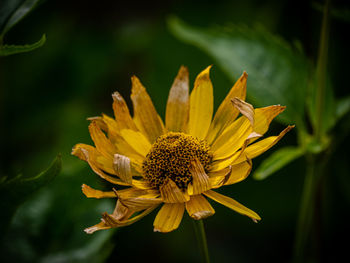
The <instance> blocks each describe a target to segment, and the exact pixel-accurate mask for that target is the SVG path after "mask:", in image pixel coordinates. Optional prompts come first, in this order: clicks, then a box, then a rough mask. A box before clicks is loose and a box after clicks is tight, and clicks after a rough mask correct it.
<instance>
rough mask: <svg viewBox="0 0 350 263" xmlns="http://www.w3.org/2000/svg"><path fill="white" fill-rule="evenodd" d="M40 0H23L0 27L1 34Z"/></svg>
mask: <svg viewBox="0 0 350 263" xmlns="http://www.w3.org/2000/svg"><path fill="white" fill-rule="evenodd" d="M39 1H40V0H25V1H24V2H22V4H21V5H19V6H18V7H17V9H16V10H15V11H14V12H13V13H12V15H11V16H10V18H9V19H8V20H7V22H6V24H5V26H4V27H3V29H2V32H1V36H4V35H5V34H6V32H7V31H9V30H10V29H11V28H12V27H13V26H14V25H16V24H17V23H18V22H19V21H21V20H22V19H23V18H24V17H25V16H26V15H27V14H29V13H30V12H31V11H32V10H33V9H34V7H35V6H36V5H37V4H38V3H39Z"/></svg>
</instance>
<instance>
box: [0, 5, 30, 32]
mask: <svg viewBox="0 0 350 263" xmlns="http://www.w3.org/2000/svg"><path fill="white" fill-rule="evenodd" d="M22 2H24V0H2V1H0V32H2V31H3V28H4V26H5V23H6V21H7V20H8V19H9V17H10V16H11V14H12V13H13V12H14V11H15V10H16V8H17V7H18V6H19V5H20V4H21V3H22ZM0 35H1V34H0Z"/></svg>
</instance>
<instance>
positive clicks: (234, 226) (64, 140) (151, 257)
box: [0, 0, 350, 262]
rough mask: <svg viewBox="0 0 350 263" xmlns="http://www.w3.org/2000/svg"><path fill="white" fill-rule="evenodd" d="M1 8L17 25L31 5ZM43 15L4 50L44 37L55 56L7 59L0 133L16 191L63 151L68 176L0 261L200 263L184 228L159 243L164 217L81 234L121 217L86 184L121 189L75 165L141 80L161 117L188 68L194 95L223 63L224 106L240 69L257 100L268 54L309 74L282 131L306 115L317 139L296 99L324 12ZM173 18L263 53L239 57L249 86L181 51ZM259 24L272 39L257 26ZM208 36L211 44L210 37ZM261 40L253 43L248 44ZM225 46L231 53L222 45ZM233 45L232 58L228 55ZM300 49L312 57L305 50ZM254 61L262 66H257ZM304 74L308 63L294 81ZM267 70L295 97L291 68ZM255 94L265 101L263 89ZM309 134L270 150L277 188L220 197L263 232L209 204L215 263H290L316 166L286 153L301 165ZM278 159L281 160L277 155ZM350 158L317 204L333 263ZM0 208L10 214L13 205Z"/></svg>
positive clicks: (36, 201)
mask: <svg viewBox="0 0 350 263" xmlns="http://www.w3.org/2000/svg"><path fill="white" fill-rule="evenodd" d="M5 2H6V3H10V4H11V6H12V7H11V10H12V11H11V12H9V13H11V14H13V12H14V10H15V9H16V8H18V7H19V6H20V4H21V3H23V2H24V1H19V0H18V1H15V0H14V1H2V2H1V4H0V5H1V7H3V6H2V5H3V3H5ZM300 6H302V7H303V8H300ZM2 12H3V8H1V9H0V14H1V15H0V18H1V19H2V20H0V24H1V25H4V24H5V22H6V21H8V19H9V16H7V17H6V21H5V20H4V16H3V15H2V14H3V13H2ZM34 14H35V15H28V16H27V17H26V19H25V20H24V21H25V23H24V22H23V23H22V22H20V23H18V24H17V25H16V26H15V27H13V28H12V29H11V30H10V31H8V32H7V33H6V41H7V42H9V43H23V42H26V40H31V39H32V38H33V37H34V38H35V36H41V35H42V32H45V33H46V35H47V37H48V41H47V42H46V43H45V45H44V46H42V48H40V49H38V50H37V51H36V52H30V53H23V54H21V55H18V56H6V57H1V58H0V118H1V119H2V123H3V126H2V129H0V138H1V145H2V147H1V156H2V158H1V161H0V171H1V176H6V177H7V178H8V179H7V180H13V178H14V176H15V175H17V174H36V173H37V171H41V170H43V168H44V167H46V166H47V164H48V163H50V162H51V161H52V159H54V157H55V156H56V155H57V153H58V152H60V153H62V163H63V167H62V171H61V173H60V175H59V176H58V177H56V178H55V179H54V180H53V181H52V182H51V183H49V184H48V185H47V186H46V187H43V188H41V189H40V190H39V191H37V192H36V193H33V194H32V195H30V196H28V197H29V199H27V200H26V201H25V202H24V203H23V204H22V205H21V206H20V207H19V209H18V210H17V212H16V213H15V215H14V217H13V220H12V222H11V225H10V226H9V227H8V229H7V230H8V231H7V234H6V235H4V236H3V237H2V242H1V244H0V245H1V246H0V247H1V249H0V255H1V256H0V261H1V262H83V261H84V262H115V261H125V260H128V261H130V262H136V261H140V260H143V261H152V262H198V260H199V257H198V255H197V248H196V246H194V245H193V244H194V242H195V239H194V234H193V232H192V224H191V222H190V219H189V218H188V217H187V216H185V217H184V220H183V222H182V224H181V226H180V228H179V229H178V230H177V231H175V232H173V233H169V234H166V235H162V234H158V233H153V231H152V222H153V220H154V216H155V213H152V214H150V215H149V216H147V217H145V218H144V219H143V220H141V221H140V222H137V223H136V224H134V225H132V226H130V227H127V228H121V229H118V230H117V231H102V232H100V233H96V234H94V235H86V234H85V233H84V232H83V229H84V228H85V227H88V226H91V225H93V224H96V223H98V222H99V218H100V215H101V213H103V212H105V211H107V212H112V210H113V206H114V200H92V199H87V198H86V197H84V196H83V194H82V193H81V184H82V183H86V184H89V185H91V186H92V187H94V188H98V189H101V190H103V189H110V188H111V185H108V184H106V183H105V182H103V181H101V180H100V179H99V178H98V176H96V175H95V174H94V173H93V172H92V171H91V169H89V167H88V165H87V164H86V163H83V162H81V161H79V160H77V159H76V158H74V157H72V156H70V151H71V148H72V146H73V145H74V144H75V143H78V142H83V143H88V144H92V142H91V139H90V138H89V134H88V129H87V126H88V122H87V121H86V118H87V117H91V116H96V115H100V114H101V112H103V113H106V114H108V115H111V114H112V108H111V104H112V99H111V96H110V95H111V94H112V92H114V91H115V90H118V91H119V92H120V93H121V94H122V95H123V97H124V98H125V99H126V101H127V103H128V104H129V106H131V103H130V99H129V95H130V77H131V76H132V75H133V74H135V75H137V76H138V77H139V78H140V79H141V81H142V82H143V84H144V85H145V86H146V88H147V90H148V92H149V93H150V95H151V97H152V99H153V101H154V104H155V106H156V108H157V110H158V111H159V113H160V115H161V116H162V117H164V112H165V104H166V99H167V94H168V91H169V88H170V86H171V84H172V81H173V78H174V77H175V75H176V72H177V70H178V68H179V67H180V65H182V64H183V65H186V66H187V67H188V68H189V71H190V83H193V81H194V77H195V76H196V74H198V73H199V72H200V71H201V70H202V69H203V68H205V67H206V66H208V65H210V64H214V67H213V72H212V74H211V77H212V81H213V84H214V95H215V106H216V107H217V106H218V105H219V103H220V101H221V100H222V99H223V98H224V97H225V95H226V93H227V92H228V91H229V89H230V87H231V86H232V84H233V82H234V80H235V79H236V77H237V74H240V73H242V71H243V70H246V71H247V72H248V74H249V78H248V91H249V90H250V89H254V87H253V83H257V82H258V81H259V78H261V77H263V76H264V75H262V74H261V72H260V70H257V69H255V68H254V66H255V65H257V66H259V67H261V66H265V64H264V63H267V62H266V61H263V60H265V59H266V58H267V54H270V53H271V54H272V57H271V58H272V59H273V61H275V62H276V63H278V65H280V67H282V66H283V67H284V66H287V68H288V70H289V71H288V72H294V73H295V74H299V73H300V75H296V76H295V77H296V78H295V79H294V78H292V79H291V81H292V83H296V84H295V85H296V86H289V87H290V89H291V91H289V90H286V92H287V94H288V95H289V96H290V98H284V96H283V98H282V99H283V100H284V101H286V102H288V103H292V105H301V104H302V105H303V106H302V108H298V107H297V108H296V109H295V111H289V107H288V108H287V110H286V111H285V113H283V117H282V119H281V120H282V121H283V122H284V123H285V122H286V121H288V120H291V123H295V121H297V120H294V119H293V118H294V115H295V114H296V112H297V113H302V115H301V116H298V117H297V119H298V122H301V123H307V124H308V126H307V127H305V130H306V131H308V132H309V131H310V126H309V121H308V120H307V118H304V117H305V115H306V114H304V113H307V112H309V109H308V108H305V107H304V106H305V105H307V104H306V102H305V101H306V99H305V98H304V97H302V99H300V98H295V97H294V96H297V94H300V95H302V96H308V95H309V94H308V93H307V92H306V91H305V90H303V89H301V87H299V86H298V85H299V83H297V82H296V80H297V79H299V81H301V84H302V85H301V86H302V87H305V85H307V86H308V85H311V80H310V79H309V77H310V76H312V75H313V74H314V73H313V69H312V65H313V61H312V59H311V61H310V59H309V58H310V57H314V56H315V52H316V50H315V49H316V48H315V46H317V42H318V34H319V17H320V12H318V11H314V9H313V8H312V5H311V2H310V3H305V2H304V1H297V2H295V1H266V2H261V1H256V0H248V1H244V2H242V1H224V0H219V1H215V3H213V2H211V1H203V2H201V4H200V5H199V4H198V2H197V1H167V2H165V3H163V4H161V5H160V4H159V3H158V2H157V3H156V2H143V1H136V2H123V3H121V2H114V1H101V2H99V3H98V4H96V2H95V1H86V2H85V4H84V6H82V5H81V4H80V3H77V2H72V1H46V3H45V4H44V5H40V6H38V8H36V10H35V12H34ZM170 14H175V15H177V16H178V17H180V18H181V20H184V21H187V23H188V24H189V25H193V26H188V27H190V28H192V27H193V28H196V29H197V28H199V27H201V28H208V27H209V26H212V25H213V24H214V25H215V24H229V25H232V24H235V25H238V26H234V27H232V28H230V27H231V26H228V28H227V29H225V30H224V32H221V29H220V28H221V27H218V26H216V28H218V29H219V30H218V31H217V32H213V33H215V34H218V35H220V36H221V35H228V36H230V34H231V33H232V32H238V33H239V37H240V38H242V39H241V40H242V41H243V42H244V41H245V43H246V44H247V45H248V44H249V45H250V47H252V48H257V47H258V45H259V43H261V44H262V47H261V50H260V51H259V49H258V50H257V51H256V52H255V53H251V52H250V50H247V49H244V47H241V49H240V50H242V51H244V52H246V54H247V55H246V56H244V57H243V61H241V62H242V63H243V62H244V65H243V64H242V65H241V66H239V65H235V67H236V70H237V71H239V73H236V71H234V72H231V73H230V72H228V70H227V69H226V70H225V69H224V68H223V64H222V63H219V61H216V60H214V61H213V57H212V56H211V55H209V56H208V55H207V54H206V53H204V52H202V51H200V50H198V48H197V47H195V46H193V45H188V44H185V43H183V42H181V41H179V40H178V39H177V38H175V37H174V36H173V34H172V33H170V32H169V31H168V29H167V25H166V21H167V20H166V19H167V18H168V16H169V15H170ZM257 23H258V24H260V25H262V26H263V27H264V28H265V29H261V26H259V27H256V24H257ZM341 23H342V22H339V21H338V22H337V24H336V26H334V28H335V33H334V35H333V38H332V41H333V42H332V43H331V44H332V45H333V46H331V49H330V52H331V55H332V58H333V59H332V60H331V61H330V63H331V64H332V68H331V70H330V76H329V83H331V84H332V89H334V94H335V96H334V97H336V98H340V97H341V98H342V100H341V101H339V102H338V101H337V100H336V101H335V103H334V104H335V106H334V107H335V108H334V109H335V113H334V114H335V115H336V116H339V117H337V118H339V121H338V120H337V121H336V123H338V124H337V125H335V126H333V131H334V132H336V134H337V135H338V133H339V134H340V133H341V131H343V132H342V134H343V135H342V136H343V139H344V140H343V141H342V143H341V145H340V146H344V144H345V142H348V139H347V132H346V131H347V130H348V128H349V123H350V121H349V114H348V113H347V111H348V108H349V99H347V96H348V95H349V94H348V90H347V85H346V82H345V80H344V79H343V76H345V75H346V67H344V65H345V61H347V60H348V59H349V52H348V51H347V46H348V42H346V41H345V40H344V39H343V35H344V32H345V29H346V27H345V26H344V25H343V24H341ZM214 28H215V27H214ZM256 28H257V29H256ZM2 29H3V28H1V30H2ZM242 29H247V32H242ZM200 31H203V32H201V33H207V31H210V32H211V31H212V30H207V29H201V30H200ZM270 32H273V33H270ZM197 33H198V32H197ZM197 33H196V34H197ZM255 34H257V35H255ZM264 34H266V35H265V36H264ZM275 35H281V37H276V36H275ZM215 36H216V35H214V36H213V37H215ZM268 36H271V37H272V44H269V43H268V38H269V37H268ZM229 38H230V37H229ZM282 38H283V39H286V40H281V39H282ZM236 39H237V38H236ZM296 39H297V41H295V40H296ZM202 40H203V39H202ZM228 40H230V39H228ZM251 40H254V42H255V41H257V43H250V42H249V41H251ZM259 41H261V42H259ZM29 42H30V41H29ZM288 43H297V44H288ZM215 44H218V45H222V43H220V42H219V43H215ZM223 45H224V48H226V44H223ZM275 47H277V48H276V50H275ZM300 47H304V50H302V51H301V49H300ZM258 51H259V52H260V53H259V52H258ZM230 52H233V51H230ZM264 52H267V54H265V53H264ZM269 52H270V53H269ZM230 54H232V53H230ZM253 54H256V55H259V56H261V59H263V60H258V61H254V56H255V55H254V56H253ZM279 56H281V57H279ZM305 57H306V58H305ZM238 58H240V57H238ZM238 58H237V57H234V58H231V59H230V58H229V57H227V58H226V61H225V65H226V64H227V65H231V64H230V63H232V61H234V60H235V59H238ZM240 59H242V57H241V58H240ZM246 59H247V60H246ZM286 59H287V60H286ZM289 59H291V61H292V62H291V63H289V62H288V61H289ZM230 60H232V61H231V62H230ZM293 61H294V62H293ZM296 61H300V62H305V64H304V65H303V66H302V68H299V69H298V68H296V67H295V65H296V64H297V62H296ZM233 64H234V63H233ZM233 64H232V65H233ZM266 66H267V68H266V70H268V69H269V71H266V72H265V71H263V73H264V74H268V76H269V77H272V79H273V82H271V80H270V79H268V78H265V79H264V78H262V80H263V81H264V82H263V83H264V85H265V84H266V85H268V87H270V85H271V84H273V83H275V82H276V83H279V84H281V85H282V84H286V85H289V83H287V82H286V81H285V80H284V79H283V78H284V77H285V76H286V75H285V74H286V72H285V71H284V70H283V69H281V68H278V67H277V68H276V67H275V66H274V65H273V64H272V63H271V64H266ZM248 67H249V68H248ZM310 67H311V68H310ZM272 69H274V70H277V71H278V72H281V74H282V76H283V78H282V76H281V78H278V75H276V76H275V75H274V74H272V73H271V70H272ZM302 69H306V71H307V72H308V73H307V74H308V76H307V82H306V83H305V82H304V81H305V75H306V73H305V72H301V71H302ZM288 72H287V73H288ZM256 74H257V76H255V75H256ZM287 77H288V79H290V77H289V76H287ZM254 79H255V80H254ZM258 84H259V86H260V87H261V88H266V86H263V85H262V83H258ZM254 86H255V84H254ZM294 87H296V88H295V89H296V90H294ZM308 87H309V86H308ZM284 90H285V88H284ZM257 92H258V91H257ZM259 92H260V91H259ZM260 93H261V92H260ZM305 94H306V95H305ZM249 95H250V96H249V100H248V101H249V102H252V103H253V104H255V103H258V104H257V105H261V106H265V105H267V104H264V103H265V102H260V101H259V98H258V97H257V96H255V97H256V100H255V99H254V94H249ZM282 95H283V94H282ZM282 95H281V96H282ZM263 97H264V99H267V100H270V101H271V102H272V104H275V103H281V104H282V103H283V102H284V101H282V102H281V101H279V100H277V99H276V98H275V99H276V101H275V100H274V101H272V100H273V99H274V98H273V97H271V98H267V97H268V96H266V95H265V94H263ZM301 100H304V102H300V101H301ZM332 107H333V106H332ZM333 112H334V111H333ZM303 114H304V115H303ZM332 114H333V113H332ZM306 116H307V115H306ZM305 119H306V120H305ZM288 123H289V122H288ZM302 125H303V124H301V125H300V126H299V123H297V128H298V129H296V130H295V131H293V132H291V133H290V134H289V135H288V136H286V137H285V138H284V139H283V140H282V141H281V142H280V143H279V145H280V147H276V150H275V151H272V155H275V157H274V158H275V159H276V160H278V161H279V162H273V163H274V166H270V165H268V167H269V169H272V172H276V174H278V175H279V176H271V177H269V178H268V179H266V180H262V181H256V180H252V179H251V178H248V179H247V180H246V181H245V182H244V183H240V184H237V185H233V186H230V187H227V189H224V190H223V191H224V192H225V194H227V195H229V196H232V197H233V198H236V199H237V200H238V201H240V202H243V203H244V204H246V205H247V206H248V207H250V208H251V209H253V210H254V211H257V212H258V213H259V214H260V215H261V216H262V218H263V220H262V222H261V223H259V224H253V223H252V222H250V220H247V219H246V218H243V217H241V216H239V215H237V214H235V213H233V212H231V211H228V210H227V209H225V208H223V207H221V206H220V205H218V204H213V207H214V208H215V210H216V214H215V215H214V216H213V217H211V218H208V219H207V220H206V221H205V224H206V230H207V234H208V243H209V249H210V254H211V258H212V260H213V262H232V261H234V262H257V261H259V262H290V260H291V257H292V246H293V239H294V234H295V233H294V231H295V223H296V217H297V212H298V204H299V201H300V194H301V191H302V182H303V179H304V176H303V174H304V171H305V166H306V162H305V160H303V159H301V158H299V159H298V160H296V161H295V162H293V163H291V164H290V165H289V166H288V167H284V168H281V167H282V166H283V165H284V164H286V163H287V162H289V161H291V160H290V159H291V158H289V157H288V155H286V154H285V153H283V151H287V152H289V153H291V154H292V157H294V156H295V155H296V156H298V155H299V153H300V152H299V151H300V148H296V149H294V148H291V145H297V144H298V142H297V136H296V132H298V131H300V129H299V127H301V126H302ZM283 126H284V125H282V124H279V123H278V122H273V123H272V125H271V131H270V132H271V133H272V134H276V133H278V132H279V131H280V130H281V129H282V128H283ZM331 126H332V125H331ZM339 137H341V136H340V135H339ZM284 146H288V148H284ZM293 147H294V146H293ZM315 148H317V145H316V147H315ZM279 150H281V151H282V156H281V155H279V154H278V151H279ZM294 150H295V151H294ZM272 155H271V156H272ZM347 156H348V155H347V152H345V151H344V152H341V151H337V152H335V155H333V157H332V158H331V161H330V163H331V165H330V167H329V168H328V169H329V170H331V171H332V172H333V176H332V178H326V179H324V185H327V188H324V189H323V188H322V189H321V190H320V199H322V200H325V202H324V203H323V204H324V207H323V208H322V209H321V210H320V213H321V215H320V216H319V222H318V223H319V224H320V225H321V227H322V229H323V230H324V232H323V235H321V237H320V241H319V242H320V254H321V255H322V256H323V259H324V260H325V261H327V260H329V259H331V260H337V259H339V260H340V259H341V258H342V257H343V256H344V255H346V251H347V250H346V244H345V243H344V242H342V241H341V239H340V237H341V236H343V235H344V234H345V233H346V228H347V226H346V220H339V218H347V217H348V215H349V213H348V211H347V209H344V207H347V206H348V205H349V203H350V197H349V192H350V190H349V189H350V188H349V187H350V184H349V182H350V180H349V178H348V174H349V172H348V171H349V164H348V160H347V159H348V158H347ZM265 158H266V156H262V157H261V158H257V159H256V160H254V169H255V167H257V166H259V164H263V159H265ZM271 158H272V157H271ZM295 158H296V157H295ZM272 160H273V159H272ZM270 161H271V159H270ZM278 169H280V170H278ZM263 170H264V171H263V172H264V174H263V176H266V170H265V169H263ZM254 171H256V173H257V174H258V172H259V170H254ZM267 171H268V170H267ZM1 200H2V201H3V202H10V201H9V199H8V198H7V197H2V198H1ZM2 213H3V212H2ZM325 248H327V249H325ZM135 251H137V253H135Z"/></svg>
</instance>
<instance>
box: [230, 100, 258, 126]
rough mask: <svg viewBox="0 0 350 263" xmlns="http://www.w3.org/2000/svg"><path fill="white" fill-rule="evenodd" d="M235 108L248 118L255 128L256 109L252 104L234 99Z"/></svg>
mask: <svg viewBox="0 0 350 263" xmlns="http://www.w3.org/2000/svg"><path fill="white" fill-rule="evenodd" d="M231 101H232V104H233V106H234V107H236V108H237V109H238V110H239V112H240V113H242V115H244V116H246V117H247V119H248V120H249V121H250V124H251V125H252V126H254V115H255V113H254V108H253V106H252V105H251V104H249V103H247V102H245V101H243V100H241V99H239V98H234V99H232V100H231Z"/></svg>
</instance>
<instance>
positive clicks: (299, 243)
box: [294, 156, 317, 262]
mask: <svg viewBox="0 0 350 263" xmlns="http://www.w3.org/2000/svg"><path fill="white" fill-rule="evenodd" d="M316 165H317V164H316V159H315V156H308V163H307V172H306V176H305V181H304V187H303V192H302V197H301V205H300V211H299V218H298V222H297V231H296V238H295V247H294V261H295V262H302V261H303V259H304V257H305V250H306V245H307V240H308V237H309V234H310V228H311V223H312V219H313V218H312V216H313V214H314V198H315V188H316V187H315V185H316V181H317V180H316V179H317V169H316Z"/></svg>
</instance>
